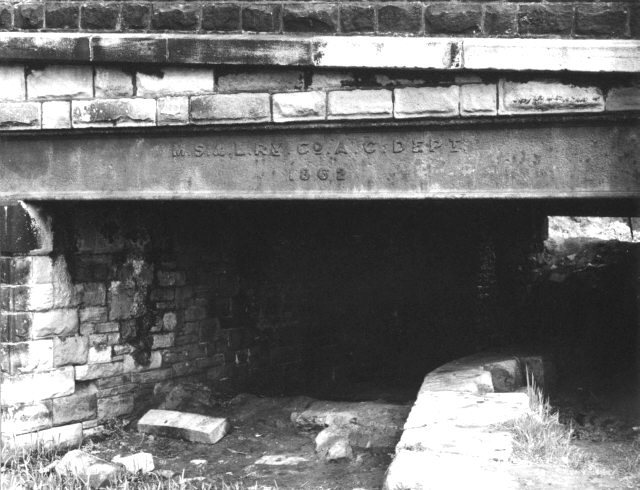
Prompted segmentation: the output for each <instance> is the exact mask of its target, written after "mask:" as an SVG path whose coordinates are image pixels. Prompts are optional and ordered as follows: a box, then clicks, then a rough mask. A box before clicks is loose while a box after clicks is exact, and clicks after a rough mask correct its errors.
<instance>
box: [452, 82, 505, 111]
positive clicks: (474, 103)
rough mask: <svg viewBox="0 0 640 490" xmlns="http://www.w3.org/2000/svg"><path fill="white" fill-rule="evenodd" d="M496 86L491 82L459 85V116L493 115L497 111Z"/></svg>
mask: <svg viewBox="0 0 640 490" xmlns="http://www.w3.org/2000/svg"><path fill="white" fill-rule="evenodd" d="M497 99H498V88H497V87H496V86H495V85H492V84H486V85H485V84H476V83H474V84H469V85H462V86H461V87H460V115H461V116H495V115H496V114H497V113H498V100H497Z"/></svg>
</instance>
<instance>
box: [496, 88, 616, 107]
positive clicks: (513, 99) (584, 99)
mask: <svg viewBox="0 0 640 490" xmlns="http://www.w3.org/2000/svg"><path fill="white" fill-rule="evenodd" d="M499 100H500V105H499V108H498V113H499V114H521V113H529V112H548V113H558V112H560V113H561V112H600V111H603V110H604V97H603V95H602V91H601V90H600V89H599V88H597V87H578V86H576V85H568V84H563V83H560V82H527V83H518V82H509V81H506V80H501V81H500V84H499Z"/></svg>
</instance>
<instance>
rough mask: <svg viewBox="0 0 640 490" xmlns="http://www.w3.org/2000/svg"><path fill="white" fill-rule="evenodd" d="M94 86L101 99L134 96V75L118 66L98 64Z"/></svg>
mask: <svg viewBox="0 0 640 490" xmlns="http://www.w3.org/2000/svg"><path fill="white" fill-rule="evenodd" d="M94 86H95V94H96V97H97V98H100V99H119V98H126V97H133V75H132V74H131V73H125V72H123V71H122V70H120V69H118V68H111V67H101V66H97V67H96V76H95V79H94Z"/></svg>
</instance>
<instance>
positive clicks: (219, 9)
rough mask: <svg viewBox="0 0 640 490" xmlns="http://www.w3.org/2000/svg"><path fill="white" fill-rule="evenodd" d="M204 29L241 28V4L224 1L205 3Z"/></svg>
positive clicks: (223, 29)
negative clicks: (225, 2) (212, 3)
mask: <svg viewBox="0 0 640 490" xmlns="http://www.w3.org/2000/svg"><path fill="white" fill-rule="evenodd" d="M202 29H204V30H206V31H238V30H240V6H239V5H235V4H224V3H222V4H217V5H215V4H214V5H205V6H204V7H203V8H202Z"/></svg>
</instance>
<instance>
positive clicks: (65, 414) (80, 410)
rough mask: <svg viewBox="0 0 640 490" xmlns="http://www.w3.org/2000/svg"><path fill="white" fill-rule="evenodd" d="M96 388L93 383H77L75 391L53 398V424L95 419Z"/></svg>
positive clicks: (96, 410)
mask: <svg viewBox="0 0 640 490" xmlns="http://www.w3.org/2000/svg"><path fill="white" fill-rule="evenodd" d="M97 392H98V389H97V387H96V385H95V384H94V383H88V384H85V383H83V384H79V385H78V386H77V388H76V391H75V393H73V394H72V395H69V396H63V397H60V398H54V399H53V400H52V404H53V424H54V425H63V424H69V423H71V422H82V421H85V420H92V419H95V418H96V416H97V413H98V399H97Z"/></svg>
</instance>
